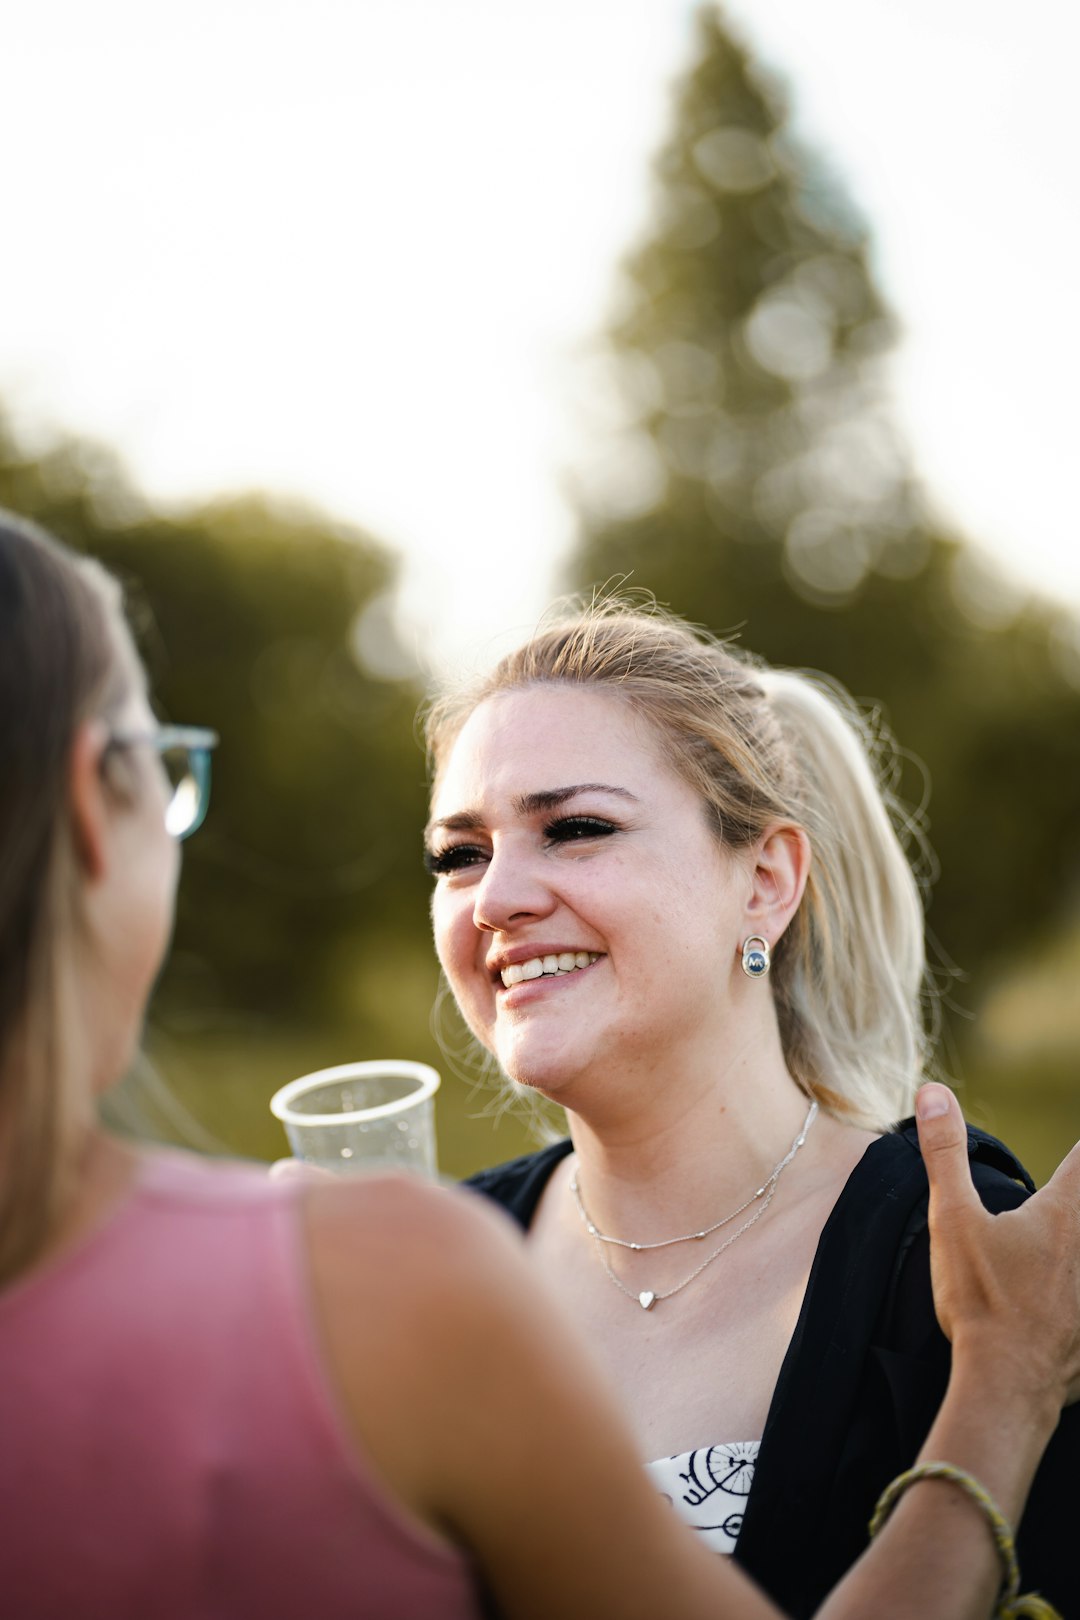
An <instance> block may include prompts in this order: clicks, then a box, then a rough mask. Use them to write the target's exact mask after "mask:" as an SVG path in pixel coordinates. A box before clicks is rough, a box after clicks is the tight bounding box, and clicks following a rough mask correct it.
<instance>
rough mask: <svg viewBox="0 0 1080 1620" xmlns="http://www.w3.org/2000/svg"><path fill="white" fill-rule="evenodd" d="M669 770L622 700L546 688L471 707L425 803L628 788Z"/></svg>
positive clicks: (578, 689) (650, 734)
mask: <svg viewBox="0 0 1080 1620" xmlns="http://www.w3.org/2000/svg"><path fill="white" fill-rule="evenodd" d="M668 770H669V767H668V766H667V764H666V762H665V761H664V760H663V758H662V755H661V751H660V747H659V742H658V739H657V736H656V734H655V732H654V731H653V729H652V727H651V726H650V724H649V723H648V722H647V721H645V720H644V719H643V718H642V717H641V716H640V715H639V714H638V713H637V712H636V711H635V710H634V709H633V708H632V707H631V705H630V704H629V703H628V702H627V701H626V700H625V699H624V698H622V697H620V696H619V695H618V694H617V693H614V692H607V691H600V690H597V689H596V688H587V687H582V686H574V685H570V684H569V683H559V684H556V683H553V682H546V683H543V684H536V685H533V686H528V687H521V688H517V689H515V690H514V691H511V692H500V693H497V694H496V695H495V696H493V697H489V698H485V699H484V701H483V702H482V703H480V704H478V705H477V707H476V708H475V709H474V710H473V711H472V713H471V714H470V715H469V716H468V718H467V720H466V721H465V723H464V725H463V726H462V727H461V730H460V731H459V732H458V734H457V736H456V738H455V739H454V742H453V744H452V745H451V747H450V750H449V752H448V753H447V755H446V757H445V759H444V760H443V763H442V768H441V769H440V771H439V775H438V778H437V781H436V785H435V793H434V795H433V800H432V802H433V805H434V806H435V807H436V813H437V814H438V813H440V809H441V807H443V806H444V805H445V804H446V802H447V801H448V800H450V799H460V798H461V797H462V795H465V796H466V797H467V798H475V797H476V796H477V795H478V794H484V793H496V794H497V793H499V792H500V791H503V790H505V791H508V792H511V793H515V794H517V793H522V792H533V791H537V790H547V789H552V788H559V787H563V786H568V785H570V784H571V783H589V782H604V783H608V782H610V784H611V785H612V786H616V787H618V786H621V787H626V788H629V789H631V790H633V788H634V785H635V783H640V782H642V781H644V780H647V779H649V778H655V776H656V774H657V772H658V771H663V772H667V771H668Z"/></svg>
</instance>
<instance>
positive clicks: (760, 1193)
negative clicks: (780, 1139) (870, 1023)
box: [570, 1101, 818, 1311]
mask: <svg viewBox="0 0 1080 1620" xmlns="http://www.w3.org/2000/svg"><path fill="white" fill-rule="evenodd" d="M817 1114H818V1105H817V1102H816V1101H812V1102H811V1104H810V1107H809V1108H808V1109H807V1112H806V1118H805V1119H804V1120H803V1122H802V1127H801V1129H800V1130H799V1134H798V1136H796V1138H795V1140H794V1142H792V1144H791V1146H790V1148H789V1149H788V1151H787V1152H786V1153H785V1154H784V1157H783V1158H782V1159H781V1160H780V1162H779V1164H777V1165H776V1166H775V1167H774V1169H773V1170H772V1172H771V1174H770V1175H769V1176H768V1177H767V1179H766V1180H765V1181H763V1182H762V1184H761V1186H760V1187H758V1188H757V1190H756V1191H755V1192H753V1193H751V1195H750V1197H749V1198H747V1199H746V1200H745V1202H744V1203H741V1204H740V1205H739V1207H738V1209H733V1210H732V1211H731V1214H730V1215H724V1216H722V1217H721V1219H720V1220H718V1221H714V1222H713V1224H712V1225H711V1226H706V1227H703V1228H702V1229H701V1231H699V1232H684V1233H682V1235H681V1236H679V1237H673V1238H662V1239H661V1240H660V1241H659V1242H657V1243H632V1242H630V1240H629V1239H627V1238H617V1237H612V1236H611V1235H610V1233H608V1232H602V1231H601V1230H600V1228H599V1227H598V1226H597V1224H596V1222H595V1221H594V1220H593V1219H592V1217H591V1216H590V1214H589V1212H588V1210H587V1209H586V1207H585V1201H584V1199H583V1198H582V1196H581V1188H580V1186H579V1185H578V1175H577V1170H576V1169H575V1170H574V1173H573V1175H572V1176H571V1178H570V1191H571V1192H572V1193H573V1195H574V1203H575V1204H576V1205H577V1210H578V1214H579V1215H580V1217H581V1221H582V1224H583V1226H584V1227H585V1230H586V1232H588V1234H589V1236H590V1237H591V1238H592V1239H593V1241H594V1242H595V1244H596V1252H597V1255H598V1257H599V1260H600V1264H601V1265H602V1266H603V1268H604V1270H605V1271H606V1272H607V1274H608V1276H609V1277H610V1278H611V1281H612V1282H613V1283H614V1284H615V1286H616V1288H617V1289H618V1290H619V1292H620V1293H622V1294H625V1295H626V1297H627V1299H633V1300H636V1301H637V1303H638V1304H639V1305H640V1306H641V1308H642V1310H643V1311H651V1310H652V1308H653V1306H654V1305H656V1304H658V1303H659V1301H660V1300H662V1299H671V1298H672V1296H673V1295H674V1294H681V1293H682V1291H683V1289H684V1288H686V1287H688V1286H689V1284H690V1283H692V1282H693V1281H694V1278H695V1277H700V1276H701V1273H702V1272H703V1271H704V1270H705V1268H706V1267H707V1266H711V1265H712V1263H713V1261H714V1260H716V1259H718V1258H719V1256H720V1255H722V1254H723V1252H724V1250H725V1249H730V1247H731V1245H732V1244H733V1243H734V1242H735V1240H736V1238H740V1237H742V1235H743V1233H744V1232H748V1231H749V1230H750V1228H751V1227H752V1226H753V1225H755V1224H756V1222H758V1221H760V1219H761V1217H762V1216H763V1215H764V1213H765V1211H766V1210H767V1209H768V1207H769V1205H770V1204H771V1203H772V1201H773V1197H774V1195H775V1193H776V1184H777V1182H778V1181H779V1179H780V1176H781V1174H782V1173H783V1171H784V1170H786V1169H787V1167H788V1165H789V1164H790V1163H791V1161H792V1159H793V1158H794V1157H795V1155H796V1153H798V1151H799V1149H800V1148H801V1147H802V1146H803V1144H804V1142H805V1141H806V1137H807V1134H808V1132H809V1130H810V1127H811V1126H812V1125H813V1123H814V1120H815V1119H816V1118H817ZM752 1204H753V1205H754V1206H755V1208H754V1212H753V1214H752V1215H750V1216H749V1217H748V1218H747V1219H746V1220H745V1221H744V1222H743V1224H742V1225H741V1226H740V1227H739V1228H738V1229H737V1230H736V1231H734V1232H732V1233H731V1235H730V1236H729V1237H726V1238H725V1239H724V1241H723V1243H721V1244H719V1245H718V1246H717V1247H716V1248H715V1249H714V1250H713V1251H712V1253H711V1254H710V1255H709V1256H708V1257H707V1258H706V1259H704V1260H703V1261H702V1262H701V1264H700V1266H697V1267H695V1269H694V1270H693V1271H692V1272H691V1273H690V1275H689V1276H688V1277H684V1278H683V1280H682V1282H680V1283H676V1284H675V1287H674V1288H669V1289H667V1290H666V1291H665V1292H664V1293H662V1294H661V1293H658V1292H657V1290H656V1289H654V1288H643V1289H640V1290H635V1289H633V1288H628V1287H627V1286H626V1284H625V1283H624V1282H623V1280H622V1278H621V1277H619V1276H617V1275H616V1273H615V1272H614V1271H613V1270H612V1269H611V1266H610V1265H609V1264H608V1258H607V1255H606V1254H605V1253H604V1245H605V1243H607V1244H611V1245H613V1246H614V1247H615V1248H619V1249H633V1250H635V1251H637V1252H638V1253H640V1252H642V1251H644V1250H646V1249H670V1248H671V1247H672V1246H673V1245H674V1244H676V1243H698V1242H700V1241H701V1240H702V1239H703V1238H707V1237H709V1236H711V1234H712V1233H713V1232H718V1231H719V1230H720V1228H721V1227H723V1226H729V1225H730V1224H731V1222H732V1221H734V1220H737V1219H738V1217H739V1216H740V1215H742V1214H743V1213H744V1212H745V1211H746V1210H748V1209H749V1208H750V1206H751V1205H752Z"/></svg>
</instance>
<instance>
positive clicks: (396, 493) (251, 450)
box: [0, 0, 1080, 658]
mask: <svg viewBox="0 0 1080 1620" xmlns="http://www.w3.org/2000/svg"><path fill="white" fill-rule="evenodd" d="M691 12H692V7H691V5H690V4H688V0H545V3H544V5H542V6H526V5H524V4H520V3H514V0H185V4H183V5H182V6H181V5H179V4H177V3H175V0H174V3H172V4H166V3H165V0H94V4H93V5H87V4H86V3H85V0H34V3H33V4H29V5H28V4H25V3H22V4H18V5H16V4H15V3H14V0H6V3H5V0H0V24H2V38H3V41H4V44H3V63H4V85H3V94H2V95H0V151H2V152H3V153H4V155H5V159H6V161H5V164H4V209H5V215H6V218H7V220H8V222H9V226H8V239H7V242H6V244H5V249H4V252H3V255H2V256H0V293H2V296H0V397H2V398H4V400H5V401H6V402H7V403H8V405H9V406H11V407H13V408H14V409H15V410H16V413H17V415H19V416H21V418H22V419H23V420H24V422H25V423H26V424H28V425H29V426H30V427H36V426H37V425H39V424H42V423H49V422H57V423H60V424H62V425H64V426H66V427H69V428H72V429H74V430H76V431H78V432H80V433H86V434H90V435H91V436H94V437H98V438H100V439H102V440H104V441H105V442H107V443H109V444H111V445H113V446H115V447H116V448H117V449H119V450H120V451H121V453H122V454H123V456H124V457H125V458H126V460H127V461H128V463H129V465H130V467H131V469H132V471H133V473H134V474H135V476H136V478H137V479H138V480H139V482H140V483H141V484H142V485H143V486H144V487H145V488H146V489H148V490H149V492H150V493H151V494H152V495H154V496H156V497H157V498H160V499H167V500H183V499H185V498H189V497H201V496H205V495H208V494H212V493H215V492H218V491H220V490H223V489H235V488H237V487H250V486H252V485H260V486H264V487H270V488H274V489H279V490H283V491H291V492H294V493H297V494H300V495H303V496H306V497H308V498H310V499H312V500H314V501H316V502H317V503H319V504H321V505H323V506H325V507H326V508H328V509H329V510H330V511H331V512H333V513H336V514H339V515H341V516H342V517H345V518H347V519H349V520H351V521H354V522H357V523H360V524H361V525H365V526H367V527H369V528H370V529H371V530H372V531H373V532H374V533H376V534H377V535H379V536H380V537H382V538H383V539H385V540H387V541H389V542H390V543H391V544H394V545H396V546H399V547H401V548H402V550H403V551H404V553H405V556H406V571H405V593H404V602H405V604H406V606H407V609H408V612H409V615H410V622H411V625H412V630H411V634H412V636H413V637H415V638H416V641H417V644H418V645H422V646H423V647H425V649H428V648H430V646H431V645H432V644H433V643H434V644H436V645H437V646H438V647H439V648H440V650H441V652H442V655H443V656H444V657H452V658H453V657H456V656H458V655H459V654H460V653H461V652H462V651H463V650H464V649H465V648H467V647H470V646H475V644H476V643H477V642H478V641H479V642H482V643H483V644H484V645H485V646H487V645H488V644H489V643H490V641H491V638H492V636H493V634H494V633H495V632H496V631H499V630H503V629H508V630H511V631H513V632H515V633H516V632H517V630H519V629H520V627H521V626H522V625H524V624H526V623H527V622H528V621H529V620H530V619H531V618H532V617H534V616H535V614H536V612H537V611H538V610H539V608H540V607H541V606H542V605H543V602H544V601H545V600H546V598H547V596H548V595H549V594H550V593H551V589H552V578H553V570H554V567H555V564H556V561H557V558H558V556H559V554H560V552H562V551H564V550H565V548H566V546H567V545H568V544H569V541H570V538H571V536H572V533H573V521H574V520H573V512H572V509H571V508H570V506H569V504H568V502H567V500H566V498H565V474H566V472H567V469H568V467H569V466H570V465H571V464H572V462H573V459H574V457H575V456H576V455H577V454H579V453H580V450H581V446H580V444H579V442H578V441H577V439H576V438H575V435H576V434H577V433H578V431H579V425H578V424H579V417H578V415H577V414H576V412H575V410H574V408H573V402H574V398H575V390H576V389H577V390H580V386H581V382H580V369H579V364H580V363H579V360H578V358H577V357H578V356H580V355H581V354H582V352H583V350H584V349H585V348H586V347H587V344H588V341H589V339H590V337H591V336H592V335H593V334H595V333H596V332H597V331H598V330H599V328H600V327H601V326H602V323H603V320H604V317H605V313H606V311H607V309H608V307H609V303H610V298H611V295H612V289H613V286H614V268H615V265H616V263H617V260H618V258H619V256H620V255H621V253H622V252H623V251H624V250H625V248H627V247H628V246H629V245H630V244H631V243H632V242H633V241H634V239H635V238H636V237H637V236H638V235H639V234H640V233H641V232H642V231H643V230H644V229H645V228H646V225H647V218H648V200H649V188H648V163H649V159H650V156H651V154H652V152H653V151H654V150H655V148H656V146H657V144H658V142H659V140H660V139H661V137H662V135H663V133H664V131H665V130H666V128H667V127H668V122H669V112H670V92H669V86H670V82H671V80H672V78H673V76H674V75H675V74H676V73H677V72H678V71H679V70H680V69H681V68H682V67H683V66H684V65H685V63H686V61H687V58H688V52H689V46H690V40H691V37H692V36H691V26H690V20H691ZM1070 13H1071V8H1069V7H1068V6H1066V5H1064V4H1063V3H1062V0H1027V4H1026V5H1025V6H1024V8H1023V10H1022V11H1021V12H1019V13H1018V12H1017V11H1016V9H1015V8H1013V7H1010V8H1009V9H1008V10H1006V6H1005V4H1004V0H981V3H976V0H904V3H903V4H902V5H897V4H896V3H895V0H814V3H813V4H812V5H811V4H808V3H807V0H730V3H729V5H728V7H727V15H728V17H729V18H731V19H736V20H737V21H738V22H739V23H740V25H741V27H742V28H743V29H744V31H745V32H746V33H747V34H748V36H749V37H750V38H751V39H752V40H753V41H754V42H755V44H757V45H758V46H759V47H760V51H761V54H762V55H763V56H764V58H765V59H766V60H768V61H769V62H770V63H771V64H772V65H773V66H774V67H776V68H778V69H779V70H780V71H781V72H782V73H783V74H784V75H785V76H786V77H787V78H788V80H789V82H790V84H791V86H792V90H793V93H794V97H795V102H796V106H797V110H798V114H799V125H800V127H801V130H802V132H803V134H804V135H806V136H808V137H809V138H810V139H811V140H813V141H815V142H816V143H817V144H818V145H819V146H820V147H822V148H824V149H825V150H826V151H827V152H828V153H829V155H830V156H831V158H832V160H833V162H834V164H835V166H836V168H837V169H838V170H839V172H840V174H841V175H842V176H843V177H844V178H845V179H846V181H847V183H848V185H849V187H850V189H851V191H852V192H853V194H854V195H855V197H856V199H857V201H858V203H859V204H860V206H861V208H862V210H863V212H864V213H865V214H866V216H867V217H868V218H869V220H870V222H871V225H872V227H873V229H874V232H875V235H876V242H877V255H878V272H879V275H880V277H881V280H882V282H883V285H884V287H885V290H886V292H887V295H888V296H889V298H890V300H891V301H892V303H893V305H894V307H895V309H896V310H897V312H898V313H899V314H900V316H901V318H902V320H903V322H904V324H905V327H906V338H905V341H904V344H903V346H902V349H901V351H900V353H899V355H898V358H897V362H896V367H895V384H896V390H897V398H898V405H897V408H898V413H899V415H900V417H901V420H902V422H903V425H904V428H905V431H906V432H907V434H908V436H909V439H910V441H911V442H912V444H913V447H914V449H915V452H916V456H917V459H918V463H919V465H920V467H921V468H922V470H923V472H924V474H925V476H926V479H927V481H928V483H929V485H930V487H931V489H932V491H933V492H934V493H935V494H936V496H937V498H938V500H939V502H940V504H941V505H942V507H943V508H944V509H945V510H946V511H948V512H950V513H951V514H952V515H953V517H954V519H955V520H956V521H957V522H958V523H959V524H960V525H961V527H962V528H963V529H965V530H966V531H967V532H968V533H970V534H972V535H973V536H976V537H978V538H979V539H980V540H982V541H983V542H985V543H986V544H987V545H989V546H991V547H993V548H994V549H995V550H996V551H997V553H998V554H999V555H1000V556H1001V557H1002V558H1003V559H1004V560H1005V562H1006V565H1007V566H1008V567H1009V568H1010V570H1011V571H1013V572H1014V573H1017V574H1021V575H1022V576H1023V577H1025V578H1030V579H1032V580H1035V581H1037V582H1038V583H1039V584H1040V586H1041V588H1043V589H1046V590H1056V591H1058V592H1059V593H1061V594H1064V595H1066V596H1067V597H1068V598H1069V599H1070V600H1071V601H1074V602H1075V603H1077V604H1080V544H1078V532H1077V531H1078V523H1077V518H1076V506H1075V497H1074V491H1073V488H1072V484H1073V471H1074V467H1075V464H1076V459H1077V458H1076V451H1075V448H1074V443H1073V438H1074V432H1075V429H1076V427H1077V425H1078V424H1077V411H1076V407H1075V403H1074V391H1075V386H1076V384H1075V377H1076V375H1077V373H1078V372H1080V313H1078V293H1077V290H1076V286H1075V267H1076V265H1077V263H1078V262H1080V213H1078V210H1077V206H1076V183H1075V169H1076V159H1077V156H1078V152H1077V145H1078V141H1077V136H1076V133H1075V130H1074V128H1073V114H1072V111H1071V108H1072V106H1073V97H1074V87H1073V84H1072V82H1071V81H1072V69H1073V64H1074V60H1075V53H1074V46H1075V44H1076V38H1075V25H1074V24H1073V22H1072V19H1071V15H1070ZM643 583H644V582H643Z"/></svg>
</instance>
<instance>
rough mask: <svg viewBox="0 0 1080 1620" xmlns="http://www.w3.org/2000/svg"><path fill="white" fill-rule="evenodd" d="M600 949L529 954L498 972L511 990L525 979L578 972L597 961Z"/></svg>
mask: <svg viewBox="0 0 1080 1620" xmlns="http://www.w3.org/2000/svg"><path fill="white" fill-rule="evenodd" d="M602 954H603V953H602V952H600V951H560V952H559V954H558V955H557V956H531V957H530V958H529V960H528V961H527V962H511V964H510V966H509V967H504V968H503V970H502V972H501V973H500V974H499V977H500V979H501V980H502V982H503V985H504V987H505V988H506V989H507V990H512V989H513V987H514V985H515V984H523V983H524V982H525V980H526V979H548V978H554V977H555V976H556V975H557V974H559V973H580V971H581V969H582V968H587V967H591V966H592V964H593V963H594V962H598V961H599V960H600V957H601V955H602Z"/></svg>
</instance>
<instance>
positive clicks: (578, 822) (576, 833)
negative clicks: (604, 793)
mask: <svg viewBox="0 0 1080 1620" xmlns="http://www.w3.org/2000/svg"><path fill="white" fill-rule="evenodd" d="M618 830H619V829H618V828H617V827H616V826H615V825H614V824H613V823H612V822H610V821H601V820H600V818H599V817H598V816H560V817H559V819H558V821H551V822H549V823H548V825H547V826H546V827H545V829H544V832H545V834H546V836H547V838H548V839H549V841H550V842H551V843H553V844H573V843H578V842H580V841H581V840H582V839H585V838H607V837H609V836H610V835H611V834H612V833H613V832H618Z"/></svg>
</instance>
